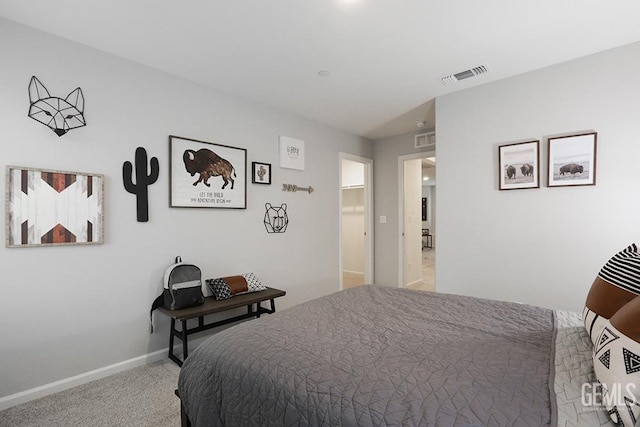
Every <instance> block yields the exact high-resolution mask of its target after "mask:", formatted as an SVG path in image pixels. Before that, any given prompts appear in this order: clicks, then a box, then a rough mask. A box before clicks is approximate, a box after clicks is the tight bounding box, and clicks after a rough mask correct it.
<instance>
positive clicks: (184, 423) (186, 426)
mask: <svg viewBox="0 0 640 427" xmlns="http://www.w3.org/2000/svg"><path fill="white" fill-rule="evenodd" d="M175 394H176V396H178V399H180V426H181V427H191V421H189V417H188V416H187V412H186V411H185V410H184V405H183V404H182V398H181V397H180V392H179V391H178V389H176V391H175Z"/></svg>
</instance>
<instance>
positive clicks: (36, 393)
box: [0, 347, 169, 411]
mask: <svg viewBox="0 0 640 427" xmlns="http://www.w3.org/2000/svg"><path fill="white" fill-rule="evenodd" d="M168 352H169V348H168V347H167V348H165V349H163V350H158V351H154V352H153V353H147V354H144V355H142V356H138V357H134V358H133V359H129V360H125V361H122V362H118V363H114V364H113V365H109V366H105V367H103V368H99V369H96V370H93V371H89V372H85V373H83V374H80V375H76V376H73V377H69V378H65V379H62V380H59V381H55V382H52V383H49V384H45V385H42V386H39V387H35V388H32V389H29V390H25V391H21V392H19V393H15V394H11V395H9V396H5V397H2V398H0V411H3V410H5V409H8V408H11V407H12V406H16V405H20V404H22V403H26V402H29V401H31V400H35V399H39V398H41V397H44V396H48V395H50V394H53V393H57V392H59V391H64V390H67V389H70V388H72V387H76V386H79V385H82V384H86V383H88V382H91V381H95V380H99V379H101V378H105V377H108V376H110V375H114V374H117V373H119V372H122V371H126V370H129V369H133V368H135V367H138V366H142V365H146V364H149V363H153V362H158V361H160V360H163V359H165V358H166V357H167V354H168Z"/></svg>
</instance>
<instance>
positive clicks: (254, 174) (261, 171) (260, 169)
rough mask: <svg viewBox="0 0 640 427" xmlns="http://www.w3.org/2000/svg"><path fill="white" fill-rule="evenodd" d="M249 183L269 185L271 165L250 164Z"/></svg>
mask: <svg viewBox="0 0 640 427" xmlns="http://www.w3.org/2000/svg"><path fill="white" fill-rule="evenodd" d="M251 182H252V183H254V184H266V185H271V164H270V163H260V162H252V163H251Z"/></svg>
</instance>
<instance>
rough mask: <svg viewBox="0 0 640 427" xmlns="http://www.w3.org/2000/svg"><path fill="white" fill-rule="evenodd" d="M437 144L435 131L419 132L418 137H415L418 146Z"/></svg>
mask: <svg viewBox="0 0 640 427" xmlns="http://www.w3.org/2000/svg"><path fill="white" fill-rule="evenodd" d="M435 144H436V133H435V132H427V133H419V134H418V135H416V139H415V146H416V148H423V147H428V146H433V145H435Z"/></svg>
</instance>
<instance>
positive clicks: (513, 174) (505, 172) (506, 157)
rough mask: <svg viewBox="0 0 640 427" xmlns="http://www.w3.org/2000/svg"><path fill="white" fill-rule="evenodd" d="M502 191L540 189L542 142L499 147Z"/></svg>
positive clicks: (499, 171) (499, 173) (499, 172)
mask: <svg viewBox="0 0 640 427" xmlns="http://www.w3.org/2000/svg"><path fill="white" fill-rule="evenodd" d="M498 176H499V180H500V181H499V182H500V190H520V189H524V188H540V141H538V140H535V141H527V142H518V143H515V144H506V145H500V146H499V147H498Z"/></svg>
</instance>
